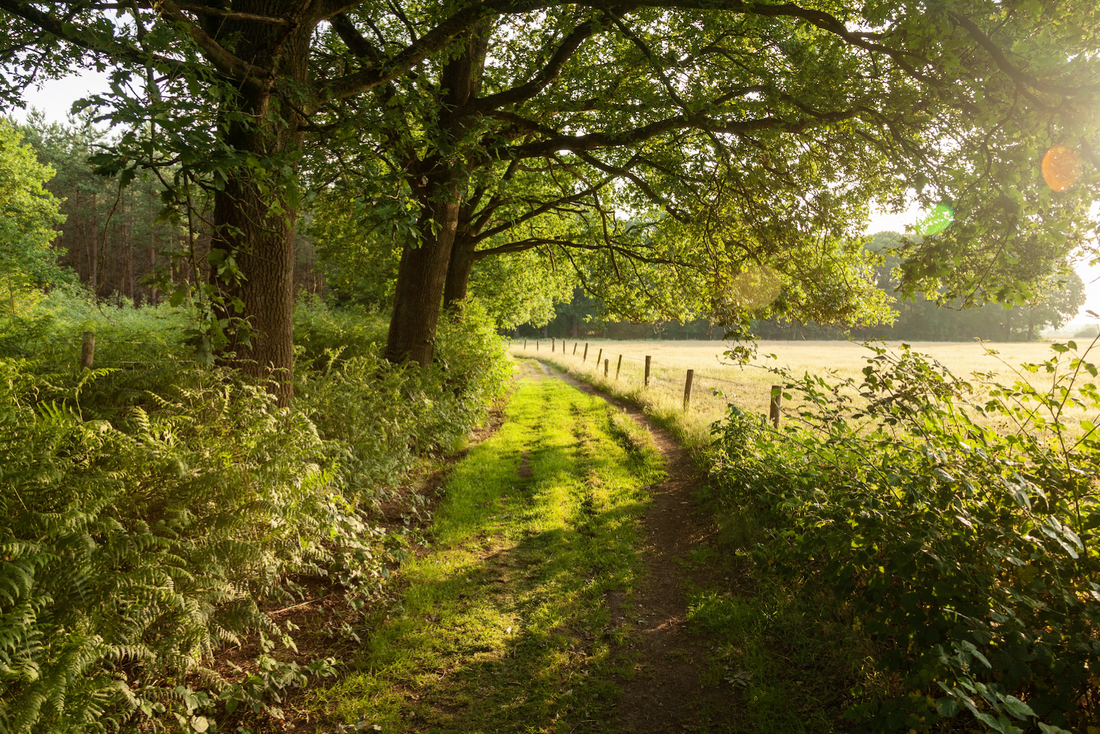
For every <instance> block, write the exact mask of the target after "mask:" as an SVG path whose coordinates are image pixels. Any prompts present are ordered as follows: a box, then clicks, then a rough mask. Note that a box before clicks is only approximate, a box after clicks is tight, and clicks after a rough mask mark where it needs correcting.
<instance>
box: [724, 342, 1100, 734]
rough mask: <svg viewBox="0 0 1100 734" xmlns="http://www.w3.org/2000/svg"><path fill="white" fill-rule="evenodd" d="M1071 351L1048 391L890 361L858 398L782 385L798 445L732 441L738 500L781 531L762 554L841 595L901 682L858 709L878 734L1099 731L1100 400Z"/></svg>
mask: <svg viewBox="0 0 1100 734" xmlns="http://www.w3.org/2000/svg"><path fill="white" fill-rule="evenodd" d="M1054 350H1055V355H1054V357H1052V359H1050V360H1048V361H1046V362H1043V363H1041V364H1037V365H1025V366H1024V368H1023V373H1022V374H1025V375H1036V376H1041V378H1043V379H1045V380H1050V381H1051V385H1050V387H1049V388H1036V387H1034V386H1032V385H1031V384H1029V383H1028V382H1027V381H1026V380H1023V379H1021V380H1019V381H1017V382H1015V383H1014V384H1012V385H1001V384H998V383H996V382H994V381H993V380H992V379H988V376H986V377H984V378H981V379H980V381H979V382H977V383H976V384H971V383H969V382H967V381H964V380H960V379H958V378H956V377H954V376H953V375H951V374H950V373H949V372H948V371H947V370H946V369H945V368H942V367H941V366H939V365H936V364H934V363H930V362H928V361H926V360H925V359H923V358H922V357H921V356H919V355H917V354H915V353H913V352H911V351H910V350H909V349H908V348H907V347H903V349H902V350H901V351H900V353H899V354H897V355H893V354H889V353H887V352H886V351H885V350H883V349H877V348H876V349H874V354H873V356H871V357H870V358H869V359H868V360H867V362H868V364H867V367H865V368H864V371H863V373H864V378H863V380H862V382H860V383H858V384H857V383H856V382H855V381H851V380H849V381H845V382H843V383H840V384H837V385H832V384H829V383H827V382H826V381H825V380H823V379H821V378H816V377H811V376H806V377H804V378H801V379H793V377H792V376H791V375H789V374H788V375H785V377H786V378H787V384H786V386H785V388H784V390H785V397H786V398H787V399H790V398H791V397H792V395H799V396H801V398H802V403H801V407H800V408H799V410H798V417H797V421H795V424H794V425H790V426H787V427H786V428H784V429H783V430H782V431H777V430H774V429H772V428H771V427H770V426H768V425H766V424H765V423H764V422H762V421H761V420H759V419H757V418H756V417H753V416H749V415H747V414H745V413H742V412H740V411H738V410H737V409H735V408H731V409H730V413H729V416H728V417H727V419H726V420H725V421H724V422H722V423H720V424H716V426H715V429H714V430H715V434H716V443H715V467H714V473H715V476H716V478H717V479H718V481H719V482H720V483H721V484H722V486H723V487H724V491H725V501H726V502H727V503H729V506H730V507H736V506H741V507H745V508H746V509H747V510H748V511H751V512H752V513H754V514H755V515H756V516H757V517H762V518H766V519H767V521H769V522H770V523H771V524H772V534H771V537H770V539H767V540H765V541H764V542H762V543H761V544H760V545H759V547H758V550H757V551H756V552H757V554H758V558H759V559H760V560H761V561H762V562H765V563H769V564H772V565H773V567H776V568H779V569H780V570H781V571H782V572H784V573H786V574H790V575H801V576H806V577H810V578H813V579H815V580H816V581H817V582H820V583H823V584H825V585H827V586H828V587H829V588H831V589H832V590H833V591H834V592H835V595H836V597H837V600H838V603H839V604H841V605H844V606H846V608H847V609H848V610H849V612H850V614H851V615H852V618H853V619H854V621H855V624H856V625H857V626H859V627H860V628H861V629H862V630H863V631H864V632H865V633H866V634H868V635H870V636H871V637H872V638H873V639H874V640H876V641H877V645H878V649H879V660H878V662H879V665H881V666H883V667H884V668H885V669H887V670H890V671H893V672H894V674H895V675H896V678H895V679H894V680H895V681H896V682H897V685H896V687H895V689H894V690H892V691H888V692H880V694H886V695H878V696H869V697H868V698H867V699H866V700H865V701H864V702H863V703H862V704H860V705H859V706H857V707H855V709H853V710H852V711H851V712H850V715H851V716H852V717H853V718H855V719H856V720H858V721H860V722H862V724H863V725H865V726H866V727H868V728H870V729H871V730H874V731H898V730H910V729H913V730H917V731H929V730H931V729H933V728H936V727H939V726H941V725H942V724H943V723H944V720H945V719H950V718H952V717H955V716H956V715H957V714H959V713H961V712H965V711H968V712H969V715H970V716H972V717H974V718H975V719H976V720H977V721H978V722H980V723H981V724H982V725H984V726H985V727H986V728H988V729H989V730H992V731H1000V732H1006V733H1008V732H1022V731H1024V730H1025V729H1039V730H1042V731H1043V732H1047V733H1050V732H1058V731H1061V730H1062V729H1068V728H1071V727H1072V728H1075V729H1078V730H1084V729H1085V727H1086V726H1089V725H1095V724H1096V723H1097V720H1096V717H1097V714H1098V709H1097V705H1098V703H1100V701H1098V698H1097V696H1098V694H1100V690H1098V685H1097V683H1098V681H1097V679H1096V678H1095V674H1096V673H1095V671H1096V670H1098V666H1100V640H1098V639H1097V632H1096V631H1097V625H1098V623H1100V584H1098V583H1097V582H1098V581H1100V547H1098V543H1100V533H1098V529H1100V487H1098V486H1097V481H1096V477H1097V476H1100V442H1098V441H1097V438H1098V434H1097V432H1096V427H1095V426H1094V425H1093V423H1092V422H1091V421H1090V420H1088V419H1082V418H1080V416H1081V415H1083V414H1085V411H1088V412H1089V414H1092V415H1094V414H1095V413H1096V411H1097V410H1100V395H1098V393H1097V388H1096V385H1095V384H1094V382H1093V381H1092V380H1093V378H1095V377H1096V375H1097V369H1096V367H1095V366H1094V365H1093V364H1091V363H1090V362H1089V361H1088V360H1087V357H1088V353H1087V350H1085V352H1084V353H1083V354H1081V355H1078V354H1077V353H1076V350H1077V347H1076V345H1075V344H1074V343H1073V342H1070V343H1069V344H1068V345H1054ZM979 377H981V376H979ZM1033 379H1035V378H1033ZM1093 420H1095V418H1093ZM996 423H1000V424H1001V427H1000V430H994V429H993V428H991V427H989V426H990V425H992V424H996Z"/></svg>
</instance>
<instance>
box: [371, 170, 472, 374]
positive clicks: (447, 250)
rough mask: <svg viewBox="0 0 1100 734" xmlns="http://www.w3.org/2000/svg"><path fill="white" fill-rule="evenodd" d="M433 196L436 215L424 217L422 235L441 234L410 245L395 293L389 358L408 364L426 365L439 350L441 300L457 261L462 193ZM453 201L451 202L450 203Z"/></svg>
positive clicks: (451, 191)
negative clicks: (453, 251)
mask: <svg viewBox="0 0 1100 734" xmlns="http://www.w3.org/2000/svg"><path fill="white" fill-rule="evenodd" d="M438 188H439V189H443V190H444V191H445V192H446V193H444V191H437V192H433V195H432V196H431V199H432V200H434V203H433V204H430V205H428V206H434V211H431V210H429V213H428V214H427V215H426V216H422V217H421V222H420V226H419V230H420V231H421V232H432V231H434V232H436V235H435V236H434V237H429V236H426V237H425V239H424V241H423V242H421V243H420V246H419V247H415V246H413V245H411V244H410V245H406V246H405V250H404V251H403V252H402V253H401V264H400V265H399V266H398V270H397V287H396V290H395V292H394V302H393V315H392V316H391V318H390V331H389V336H388V338H387V340H386V359H388V360H389V361H391V362H404V361H405V360H406V359H407V360H409V361H411V362H416V363H417V364H419V365H420V366H422V367H426V366H428V365H430V364H431V363H432V356H433V354H434V352H435V329H436V325H437V324H438V323H439V310H440V297H441V296H442V295H443V286H444V284H445V283H446V280H447V269H448V265H449V264H450V262H451V247H452V245H453V244H454V239H455V230H456V229H457V227H458V191H457V189H456V187H455V186H454V184H453V183H449V182H448V183H446V184H443V185H441V186H439V187H438ZM447 199H450V200H449V201H448V200H447Z"/></svg>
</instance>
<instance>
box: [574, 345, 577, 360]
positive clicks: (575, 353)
mask: <svg viewBox="0 0 1100 734" xmlns="http://www.w3.org/2000/svg"><path fill="white" fill-rule="evenodd" d="M573 356H574V357H576V356H577V343H576V342H573Z"/></svg>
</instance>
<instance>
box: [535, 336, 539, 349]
mask: <svg viewBox="0 0 1100 734" xmlns="http://www.w3.org/2000/svg"><path fill="white" fill-rule="evenodd" d="M538 350H539V340H538V339H536V340H535V351H536V352H537V351H538Z"/></svg>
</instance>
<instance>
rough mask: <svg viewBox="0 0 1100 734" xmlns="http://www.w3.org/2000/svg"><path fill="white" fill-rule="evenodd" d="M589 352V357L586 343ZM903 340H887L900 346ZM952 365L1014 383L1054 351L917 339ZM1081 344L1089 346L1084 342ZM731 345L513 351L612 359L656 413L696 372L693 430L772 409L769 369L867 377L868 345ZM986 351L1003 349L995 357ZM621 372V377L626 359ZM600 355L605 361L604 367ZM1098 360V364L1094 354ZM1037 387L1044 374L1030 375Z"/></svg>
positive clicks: (674, 403)
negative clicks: (737, 360) (745, 351)
mask: <svg viewBox="0 0 1100 734" xmlns="http://www.w3.org/2000/svg"><path fill="white" fill-rule="evenodd" d="M586 344H587V345H588V357H587V359H585V358H584V350H585V345H586ZM898 345H899V343H890V342H887V343H886V344H885V346H886V347H888V348H897V347H898ZM911 346H912V347H913V349H914V350H915V351H918V352H921V353H923V354H926V355H928V356H929V357H931V358H933V359H935V360H936V361H938V362H940V363H942V364H943V365H945V366H946V367H947V368H948V369H949V370H951V372H952V373H953V374H955V375H957V376H959V377H963V378H969V377H970V376H971V375H972V373H974V372H983V373H984V372H994V373H996V374H997V376H998V377H997V379H998V381H1000V382H1002V383H1006V384H1011V383H1012V382H1014V381H1015V380H1016V379H1019V377H1020V375H1019V374H1018V373H1016V372H1015V370H1016V369H1017V368H1018V367H1019V365H1020V364H1022V363H1024V362H1031V363H1036V362H1041V361H1044V360H1046V359H1049V358H1050V357H1052V356H1053V354H1054V352H1053V351H1052V350H1051V348H1050V344H1048V343H1030V344H1028V343H1016V342H1014V343H1005V344H997V343H990V342H986V343H985V344H984V345H983V344H979V343H977V342H971V343H966V342H961V343H960V342H917V343H913V344H911ZM1080 346H1081V347H1082V348H1084V347H1085V346H1086V345H1085V344H1081V345H1080ZM727 348H728V346H727V345H726V343H725V342H721V341H652V340H651V341H608V340H601V339H589V340H588V341H587V342H585V341H581V340H572V339H570V340H565V341H562V340H556V341H554V342H551V340H539V341H538V342H537V343H536V341H535V340H533V339H528V340H527V342H526V349H524V342H523V340H518V341H514V342H513V343H512V354H513V355H515V356H517V357H520V356H529V357H534V356H538V357H539V358H541V359H545V360H549V361H551V362H554V363H556V364H558V365H560V366H561V367H563V368H564V369H567V370H570V371H574V372H587V373H589V376H598V377H602V376H603V371H604V364H603V361H604V360H608V365H607V367H608V377H607V380H608V383H609V387H611V388H612V389H613V390H615V391H618V392H621V393H625V394H628V395H630V396H632V397H635V398H637V399H640V400H641V401H642V402H645V403H648V404H650V405H651V406H652V407H653V408H654V410H655V411H656V412H672V411H679V410H680V409H681V406H682V403H683V396H684V381H685V377H686V372H687V370H688V369H693V370H695V375H694V383H693V386H692V396H691V411H690V412H691V414H690V416H689V417H688V418H689V419H688V421H687V423H688V428H689V430H690V431H695V432H699V431H705V430H706V429H707V427H708V426H709V425H710V423H712V422H713V421H715V420H718V419H719V418H721V417H722V415H724V413H725V411H726V405H727V403H732V404H734V405H737V406H738V407H740V408H741V409H743V410H745V411H750V412H756V413H763V414H767V412H768V403H769V399H770V392H771V385H773V384H777V383H778V382H780V380H779V379H778V378H777V376H776V375H774V374H773V373H771V372H769V371H768V369H767V368H768V367H784V368H787V369H789V370H791V371H792V372H793V373H795V374H797V375H802V374H804V373H806V372H809V373H811V374H816V375H820V376H823V377H826V378H831V379H834V380H839V379H843V378H846V377H852V378H856V379H857V380H858V379H859V378H860V377H861V370H862V369H863V367H864V366H865V364H866V361H865V360H866V359H867V357H870V356H872V355H873V353H872V352H871V351H870V350H869V349H867V348H866V347H864V346H862V345H859V344H855V343H851V342H840V341H762V342H760V346H759V356H758V358H757V359H756V360H755V361H754V362H753V363H752V364H751V365H747V366H744V367H742V366H738V365H734V364H731V363H730V360H729V359H727V358H726V357H725V356H724V351H725V350H726V349H727ZM987 349H990V350H993V351H996V352H997V353H998V354H997V356H991V355H989V354H988V353H987ZM647 355H648V356H649V357H650V359H651V361H650V387H649V389H648V390H645V391H642V390H641V386H642V380H643V373H644V367H645V357H646V356H647ZM620 356H621V357H622V362H621V365H622V366H621V369H619V374H618V377H617V378H616V368H617V367H618V365H619V357H620ZM597 359H598V360H599V364H598V365H597ZM1093 361H1096V360H1095V359H1094V360H1093ZM1027 377H1028V378H1029V379H1030V380H1031V381H1032V383H1033V384H1036V383H1037V381H1039V380H1041V379H1043V376H1042V375H1034V374H1031V375H1027Z"/></svg>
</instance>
